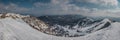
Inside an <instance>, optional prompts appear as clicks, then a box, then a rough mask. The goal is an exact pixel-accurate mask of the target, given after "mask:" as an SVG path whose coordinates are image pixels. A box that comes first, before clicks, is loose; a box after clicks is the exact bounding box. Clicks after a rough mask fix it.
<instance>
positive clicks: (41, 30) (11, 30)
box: [0, 13, 120, 40]
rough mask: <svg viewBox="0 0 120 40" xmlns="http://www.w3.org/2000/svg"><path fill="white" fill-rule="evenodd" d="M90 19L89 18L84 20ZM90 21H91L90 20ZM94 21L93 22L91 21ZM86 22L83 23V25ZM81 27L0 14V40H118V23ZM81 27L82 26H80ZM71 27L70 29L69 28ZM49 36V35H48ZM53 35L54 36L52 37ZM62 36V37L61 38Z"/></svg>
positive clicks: (17, 15)
mask: <svg viewBox="0 0 120 40" xmlns="http://www.w3.org/2000/svg"><path fill="white" fill-rule="evenodd" d="M86 19H90V18H86ZM91 20H92V19H91ZM93 21H95V20H93ZM84 23H86V22H83V23H82V24H84ZM85 25H87V26H85V27H81V25H79V22H78V24H76V25H74V26H72V27H71V26H69V25H66V26H63V25H57V24H56V25H53V26H50V25H49V24H47V23H45V22H44V21H41V20H39V19H37V18H35V17H32V16H29V15H27V16H25V15H19V14H13V13H7V14H0V40H119V39H120V23H119V22H112V21H111V20H109V19H103V20H101V21H97V22H93V23H91V24H85ZM82 26H83V25H82ZM69 27H71V28H69ZM48 34H51V35H48ZM53 35H54V36H53ZM61 36H63V37H61Z"/></svg>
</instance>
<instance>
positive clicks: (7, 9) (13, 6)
mask: <svg viewBox="0 0 120 40" xmlns="http://www.w3.org/2000/svg"><path fill="white" fill-rule="evenodd" d="M0 9H1V10H0V12H15V13H17V12H18V13H22V12H26V11H28V10H29V9H28V8H24V7H19V6H18V5H16V4H13V3H10V4H8V5H5V4H3V3H0Z"/></svg>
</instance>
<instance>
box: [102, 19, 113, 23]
mask: <svg viewBox="0 0 120 40" xmlns="http://www.w3.org/2000/svg"><path fill="white" fill-rule="evenodd" d="M102 22H111V20H109V19H108V18H105V19H103V20H102Z"/></svg>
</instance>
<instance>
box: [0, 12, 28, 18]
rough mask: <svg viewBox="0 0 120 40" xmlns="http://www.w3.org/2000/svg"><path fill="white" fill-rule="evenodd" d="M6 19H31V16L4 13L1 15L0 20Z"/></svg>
mask: <svg viewBox="0 0 120 40" xmlns="http://www.w3.org/2000/svg"><path fill="white" fill-rule="evenodd" d="M6 17H12V18H23V17H30V16H29V15H25V16H24V15H20V14H17V13H2V14H0V18H6Z"/></svg>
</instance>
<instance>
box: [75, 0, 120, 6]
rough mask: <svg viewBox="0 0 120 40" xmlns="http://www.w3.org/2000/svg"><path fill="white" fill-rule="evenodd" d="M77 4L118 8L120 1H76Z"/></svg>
mask: <svg viewBox="0 0 120 40" xmlns="http://www.w3.org/2000/svg"><path fill="white" fill-rule="evenodd" d="M75 1H77V2H87V3H93V4H97V5H102V6H118V3H119V2H118V0H75Z"/></svg>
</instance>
